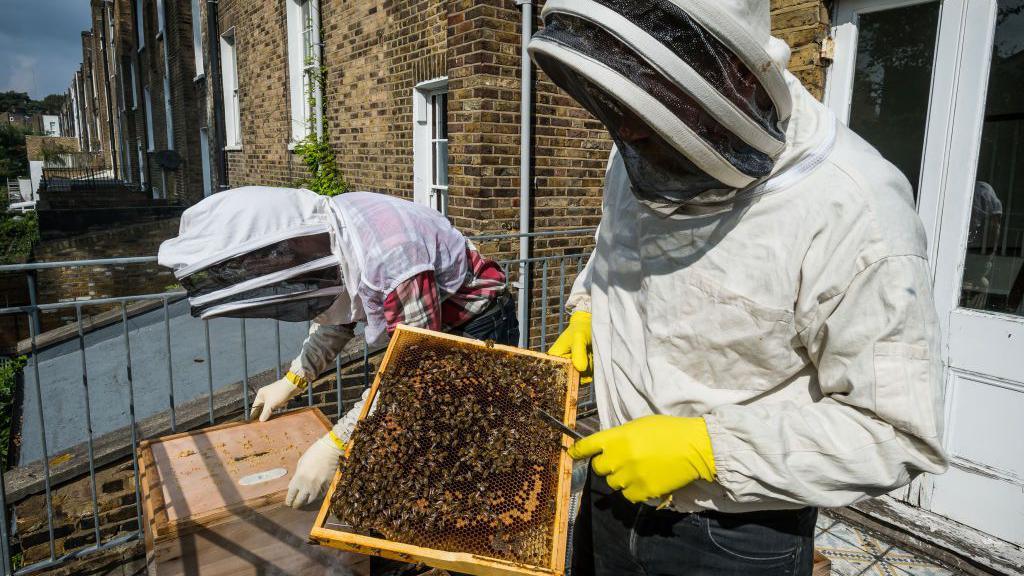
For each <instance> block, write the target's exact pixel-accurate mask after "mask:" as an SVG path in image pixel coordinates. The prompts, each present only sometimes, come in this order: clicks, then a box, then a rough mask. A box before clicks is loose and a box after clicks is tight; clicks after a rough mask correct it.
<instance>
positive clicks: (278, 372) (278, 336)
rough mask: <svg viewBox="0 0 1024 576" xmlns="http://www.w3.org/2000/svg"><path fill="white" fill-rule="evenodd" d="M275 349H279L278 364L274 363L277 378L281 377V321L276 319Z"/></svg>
mask: <svg viewBox="0 0 1024 576" xmlns="http://www.w3.org/2000/svg"><path fill="white" fill-rule="evenodd" d="M274 342H275V347H274V349H275V350H276V351H277V364H275V365H274V373H275V374H276V375H277V379H278V380H280V379H281V322H280V321H279V320H274Z"/></svg>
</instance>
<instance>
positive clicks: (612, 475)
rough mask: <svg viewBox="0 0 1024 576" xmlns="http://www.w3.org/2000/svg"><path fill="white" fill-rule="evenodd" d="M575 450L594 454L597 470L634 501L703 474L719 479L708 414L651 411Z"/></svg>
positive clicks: (579, 453) (584, 454) (672, 489)
mask: <svg viewBox="0 0 1024 576" xmlns="http://www.w3.org/2000/svg"><path fill="white" fill-rule="evenodd" d="M569 455H570V456H572V457H573V458H574V459H576V460H579V459H581V458H589V457H591V456H593V457H594V460H593V461H592V463H591V465H592V466H593V468H594V472H595V473H596V474H598V475H600V476H607V480H608V485H609V486H611V487H612V489H613V490H621V491H622V495H623V496H625V497H626V498H627V499H628V500H629V501H630V502H634V503H640V502H646V501H648V500H651V499H654V498H661V497H663V496H668V495H670V494H672V493H673V492H675V491H676V490H679V489H680V488H683V487H684V486H686V485H688V484H690V483H691V482H693V481H695V480H698V479H702V480H707V481H708V482H714V480H715V474H716V472H715V456H714V454H712V452H711V436H710V435H709V434H708V427H707V424H706V423H705V422H704V419H703V418H680V417H677V416H647V417H644V418H639V419H637V420H634V421H632V422H629V423H628V424H623V425H622V426H617V427H615V428H611V429H609V430H604V431H602V432H598V433H597V434H593V435H591V436H588V437H586V438H584V439H582V440H580V441H579V442H576V444H574V445H573V446H572V447H571V448H570V449H569Z"/></svg>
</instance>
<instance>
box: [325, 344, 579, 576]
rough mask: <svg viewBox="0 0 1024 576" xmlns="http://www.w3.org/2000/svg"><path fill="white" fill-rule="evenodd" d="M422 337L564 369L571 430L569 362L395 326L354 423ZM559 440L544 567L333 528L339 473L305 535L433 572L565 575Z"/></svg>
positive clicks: (566, 481) (564, 488)
mask: <svg viewBox="0 0 1024 576" xmlns="http://www.w3.org/2000/svg"><path fill="white" fill-rule="evenodd" d="M427 339H429V340H432V341H433V343H435V344H437V343H440V344H442V345H454V346H457V347H461V348H464V347H466V346H471V347H481V348H484V347H490V348H494V349H496V350H500V351H503V352H506V353H510V354H513V355H516V356H522V357H528V358H530V359H533V360H543V361H545V362H549V363H552V364H555V365H557V366H559V369H560V370H565V374H566V394H565V409H564V420H563V421H564V422H565V424H566V425H567V426H569V427H572V426H573V425H574V424H575V420H576V401H577V394H578V389H579V373H578V372H576V370H575V369H574V368H573V367H572V363H571V362H570V361H568V360H565V359H562V358H556V357H552V356H548V355H546V354H541V353H538V352H533V351H530V350H523V349H520V348H514V347H510V346H501V345H493V344H488V343H485V342H481V341H478V340H472V339H469V338H462V337H458V336H452V335H448V334H441V333H438V332H432V331H429V330H423V329H418V328H410V327H407V326H399V327H398V329H397V330H396V331H395V333H394V335H393V336H392V339H391V343H390V345H389V346H388V349H387V352H386V353H385V355H384V359H383V361H382V363H381V366H380V369H379V370H378V371H377V375H376V377H375V379H374V382H373V386H372V387H371V389H370V394H369V396H368V399H367V402H366V403H365V405H364V407H363V411H362V414H360V417H359V418H360V421H361V420H362V419H363V418H365V417H366V416H367V414H368V413H369V411H370V409H371V407H372V405H373V404H374V400H375V399H376V397H377V393H378V389H379V387H380V385H381V383H382V380H383V379H384V377H385V375H386V374H387V373H388V370H387V369H388V367H389V365H390V364H391V363H392V362H394V361H396V360H398V359H397V357H395V358H393V353H394V352H395V350H396V349H398V348H400V347H403V346H406V345H409V342H410V341H412V342H418V341H424V340H427ZM557 416H558V414H556V417H557ZM538 426H543V424H541V423H539V421H538ZM560 441H561V446H562V448H563V449H562V450H560V451H559V456H558V462H557V464H558V470H557V489H556V490H555V491H554V495H555V496H556V501H555V502H554V508H555V512H554V517H553V518H554V520H553V524H554V525H553V526H551V528H550V534H551V536H552V537H551V540H550V547H551V550H550V554H549V559H550V563H549V564H548V565H543V566H541V565H533V564H524V563H519V562H512V561H509V560H505V559H500V558H494V557H490V556H483V555H480V554H474V553H469V552H458V551H447V550H437V549H433V548H424V547H420V546H415V545H411V544H406V543H402V542H395V541H390V540H386V539H383V538H375V537H371V536H366V535H362V534H357V533H355V532H351V531H345V530H340V529H336V528H334V527H332V522H331V520H332V517H333V513H332V509H331V508H332V501H333V500H334V494H335V491H336V490H337V488H338V484H339V481H340V478H341V472H340V471H339V472H338V473H336V474H335V477H334V480H333V482H332V483H331V485H330V488H329V490H328V492H327V495H326V497H325V498H324V501H323V505H322V507H321V509H320V513H319V514H318V516H317V519H316V523H315V524H314V526H313V529H312V531H311V532H310V539H311V540H312V541H313V542H316V543H317V544H320V545H322V546H328V547H331V548H336V549H340V550H344V551H348V552H355V553H359V554H368V555H374V556H381V557H384V558H390V559H393V560H400V561H404V562H409V563H413V564H417V563H419V564H423V565H427V566H431V567H434V568H440V569H443V570H452V571H456V572H462V573H466V574H474V575H477V576H513V575H514V576H527V575H528V576H556V575H562V574H564V572H565V560H566V558H565V556H566V554H565V552H566V544H567V542H566V540H567V536H568V534H567V532H568V512H569V510H568V508H569V491H570V484H571V477H572V459H571V458H570V457H569V455H568V453H567V451H566V450H565V449H566V448H568V447H569V446H570V445H571V440H570V439H569V438H567V437H566V436H564V435H563V436H560ZM357 442H358V437H356V438H354V439H353V442H350V444H349V446H348V448H347V451H346V456H347V455H348V453H350V452H351V450H352V449H353V447H354V445H355V443H357ZM334 525H337V524H334Z"/></svg>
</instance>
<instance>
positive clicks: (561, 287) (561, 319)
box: [558, 256, 567, 334]
mask: <svg viewBox="0 0 1024 576" xmlns="http://www.w3.org/2000/svg"><path fill="white" fill-rule="evenodd" d="M566 258H567V256H562V259H561V262H560V264H559V266H558V267H559V270H558V333H559V334H561V333H562V331H563V330H565V260H566Z"/></svg>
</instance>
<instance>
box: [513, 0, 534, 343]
mask: <svg viewBox="0 0 1024 576" xmlns="http://www.w3.org/2000/svg"><path fill="white" fill-rule="evenodd" d="M516 5H518V6H520V7H521V8H522V11H523V14H522V46H520V55H519V59H520V67H521V68H522V76H521V78H520V84H521V94H520V107H519V122H520V129H519V133H520V140H519V234H521V236H520V237H519V301H518V306H519V345H520V346H521V347H523V348H526V347H528V346H529V342H530V271H529V264H528V263H527V259H528V258H529V257H530V238H529V237H528V236H526V234H528V233H529V232H530V191H531V186H530V174H531V173H532V169H531V165H530V145H531V144H532V142H533V118H532V114H531V110H532V109H533V102H532V100H533V65H532V63H531V61H530V52H529V50H528V48H529V45H530V40H531V39H532V37H533V0H516Z"/></svg>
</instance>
